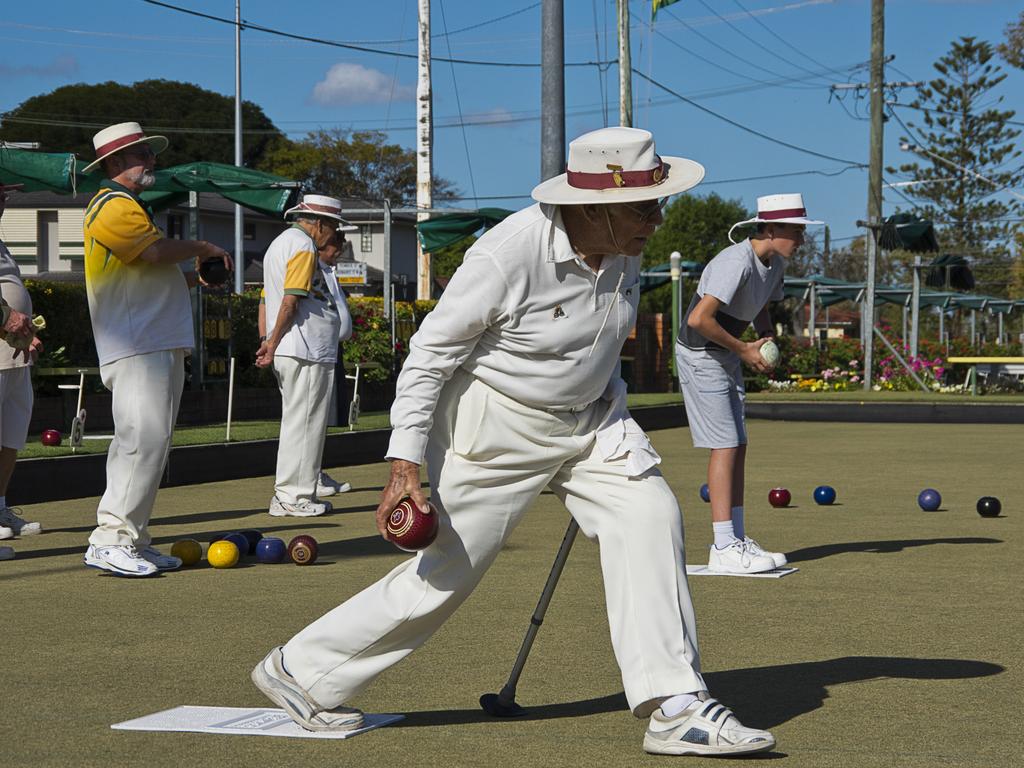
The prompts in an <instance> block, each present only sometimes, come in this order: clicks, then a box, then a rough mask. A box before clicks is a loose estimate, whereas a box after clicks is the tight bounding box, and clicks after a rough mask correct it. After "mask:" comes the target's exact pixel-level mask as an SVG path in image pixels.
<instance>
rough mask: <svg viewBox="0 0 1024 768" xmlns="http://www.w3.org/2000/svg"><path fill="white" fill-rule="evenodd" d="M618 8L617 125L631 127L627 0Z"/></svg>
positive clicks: (631, 97) (630, 70)
mask: <svg viewBox="0 0 1024 768" xmlns="http://www.w3.org/2000/svg"><path fill="white" fill-rule="evenodd" d="M618 8H619V125H623V126H626V127H627V128H632V127H633V60H632V57H631V55H630V50H629V0H618Z"/></svg>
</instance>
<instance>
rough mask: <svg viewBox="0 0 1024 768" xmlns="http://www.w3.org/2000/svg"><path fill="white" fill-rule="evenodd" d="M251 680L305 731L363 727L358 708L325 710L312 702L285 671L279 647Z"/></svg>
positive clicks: (265, 659) (266, 658)
mask: <svg viewBox="0 0 1024 768" xmlns="http://www.w3.org/2000/svg"><path fill="white" fill-rule="evenodd" d="M250 677H251V678H252V682H253V684H254V685H255V686H256V687H257V688H259V689H260V690H261V691H263V693H264V695H265V696H266V697H267V698H268V699H270V700H271V701H272V702H274V703H275V704H277V705H278V706H279V707H281V709H283V710H284V711H285V712H287V713H288V716H289V717H291V719H292V720H294V721H295V722H296V723H298V724H299V725H301V726H302V727H303V728H305V729H306V730H307V731H355V730H358V729H360V728H362V727H363V713H362V712H360V711H359V710H358V709H353V708H352V707H335V708H334V709H325V708H324V707H322V706H320V705H319V704H318V703H317V702H315V701H314V700H313V698H312V697H311V696H310V695H309V694H308V693H306V691H304V690H303V689H302V688H301V687H300V686H299V683H298V681H297V680H296V679H295V678H294V677H292V676H291V675H290V674H288V672H287V670H285V668H284V655H283V654H282V653H281V646H278V647H277V648H275V649H274V650H272V651H271V652H270V653H268V654H267V655H266V656H265V657H264V658H263V660H262V661H261V662H260V663H259V664H257V665H256V666H255V667H254V668H253V670H252V674H251V675H250Z"/></svg>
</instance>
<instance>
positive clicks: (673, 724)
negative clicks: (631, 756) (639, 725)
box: [644, 699, 775, 755]
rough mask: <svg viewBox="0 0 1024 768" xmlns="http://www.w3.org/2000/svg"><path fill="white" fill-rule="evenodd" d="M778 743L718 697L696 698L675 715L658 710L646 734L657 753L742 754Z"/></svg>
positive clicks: (650, 747)
mask: <svg viewBox="0 0 1024 768" xmlns="http://www.w3.org/2000/svg"><path fill="white" fill-rule="evenodd" d="M774 746H775V737H774V736H772V735H771V733H770V732H768V731H759V730H757V729H756V728H747V727H746V726H745V725H743V723H741V722H740V721H739V720H738V719H737V718H736V715H734V714H733V713H732V710H731V709H729V708H728V707H726V706H725V705H724V704H721V703H719V702H718V701H717V700H715V699H707V700H706V701H695V702H694V703H693V704H691V705H690V706H688V707H687V708H686V709H684V710H683V711H682V712H680V713H679V714H678V715H676V716H675V717H666V716H665V714H664V713H662V711H661V710H660V709H656V710H654V714H653V715H651V721H650V723H649V724H648V726H647V733H646V734H645V735H644V752H649V753H651V754H653V755H742V754H746V753H749V752H763V751H764V750H766V749H771V748H772V747H774Z"/></svg>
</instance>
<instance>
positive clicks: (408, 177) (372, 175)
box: [260, 129, 458, 205]
mask: <svg viewBox="0 0 1024 768" xmlns="http://www.w3.org/2000/svg"><path fill="white" fill-rule="evenodd" d="M260 168H261V169H262V170H265V171H269V172H270V173H276V174H278V175H281V176H285V177H287V178H290V179H298V180H299V181H303V182H305V183H306V185H307V186H308V187H309V188H310V189H315V190H316V191H317V192H321V193H323V194H328V195H334V196H336V197H351V198H356V199H359V200H385V199H387V200H390V201H391V203H392V205H399V204H402V203H412V202H414V201H415V199H416V153H415V152H414V151H413V150H411V149H406V148H404V147H402V146H400V145H398V144H388V143H387V134H385V133H383V132H381V131H346V130H340V129H334V130H330V131H316V132H314V133H310V134H309V135H308V136H306V138H304V139H301V140H300V141H289V140H288V139H280V140H278V141H276V142H275V143H274V146H273V148H272V149H271V150H270V151H269V152H268V153H267V155H266V156H265V157H264V158H263V160H262V163H261V166H260ZM457 194H458V192H457V190H456V189H455V186H454V185H453V184H452V182H450V181H448V180H446V179H442V178H440V177H437V176H435V177H434V200H435V201H441V200H450V199H451V198H453V197H455V196H456V195H457Z"/></svg>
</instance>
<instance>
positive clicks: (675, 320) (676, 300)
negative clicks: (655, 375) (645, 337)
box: [668, 251, 683, 378]
mask: <svg viewBox="0 0 1024 768" xmlns="http://www.w3.org/2000/svg"><path fill="white" fill-rule="evenodd" d="M682 259H683V255H682V254H681V253H679V251H672V253H671V255H670V256H669V257H668V262H669V265H670V274H671V275H672V344H673V345H675V343H676V340H677V339H678V338H679V324H680V323H681V322H682V318H680V316H679V310H680V307H681V305H682V301H681V299H682V296H681V292H682V285H681V283H680V277H681V275H680V269H679V264H680V262H681V261H682ZM669 360H670V361H671V362H670V366H671V368H672V376H673V378H675V376H676V356H675V355H674V354H673V355H669Z"/></svg>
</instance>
